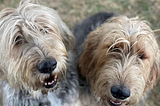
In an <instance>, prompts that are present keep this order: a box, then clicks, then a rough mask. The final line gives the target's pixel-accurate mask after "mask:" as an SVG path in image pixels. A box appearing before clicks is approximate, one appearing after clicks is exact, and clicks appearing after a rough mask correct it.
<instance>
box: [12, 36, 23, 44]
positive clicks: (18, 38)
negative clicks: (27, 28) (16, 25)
mask: <svg viewBox="0 0 160 106" xmlns="http://www.w3.org/2000/svg"><path fill="white" fill-rule="evenodd" d="M14 43H15V45H16V46H19V45H21V44H23V43H24V39H23V37H22V36H21V35H19V36H16V37H15V39H14Z"/></svg>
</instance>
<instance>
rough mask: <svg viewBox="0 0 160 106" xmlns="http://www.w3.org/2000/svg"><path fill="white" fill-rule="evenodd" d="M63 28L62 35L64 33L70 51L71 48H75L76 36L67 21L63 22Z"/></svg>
mask: <svg viewBox="0 0 160 106" xmlns="http://www.w3.org/2000/svg"><path fill="white" fill-rule="evenodd" d="M61 28H62V34H61V35H62V40H63V43H64V44H65V47H66V49H67V51H69V50H71V49H73V47H74V44H75V38H74V36H73V34H72V32H71V31H70V30H69V28H68V27H67V26H66V24H65V23H63V22H62V26H61Z"/></svg>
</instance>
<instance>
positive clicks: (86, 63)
mask: <svg viewBox="0 0 160 106" xmlns="http://www.w3.org/2000/svg"><path fill="white" fill-rule="evenodd" d="M97 31H98V30H95V31H93V32H91V33H90V35H89V37H88V39H87V41H86V43H85V44H84V48H83V49H84V50H83V53H82V55H81V56H80V59H79V68H80V70H81V74H82V76H84V77H86V78H88V77H87V76H88V75H89V72H90V71H92V70H91V69H93V67H94V64H95V63H94V61H93V57H94V53H95V50H96V48H97V46H98V45H99V38H98V35H97V34H98V32H97Z"/></svg>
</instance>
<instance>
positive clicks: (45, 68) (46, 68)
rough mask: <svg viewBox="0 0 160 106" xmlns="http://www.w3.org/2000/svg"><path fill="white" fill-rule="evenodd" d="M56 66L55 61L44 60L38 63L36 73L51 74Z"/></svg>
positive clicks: (50, 59) (52, 59) (51, 59)
mask: <svg viewBox="0 0 160 106" xmlns="http://www.w3.org/2000/svg"><path fill="white" fill-rule="evenodd" d="M56 66H57V61H56V60H55V59H54V58H45V59H44V60H43V61H41V62H40V64H39V66H38V71H39V72H40V73H51V72H52V71H54V69H55V68H56Z"/></svg>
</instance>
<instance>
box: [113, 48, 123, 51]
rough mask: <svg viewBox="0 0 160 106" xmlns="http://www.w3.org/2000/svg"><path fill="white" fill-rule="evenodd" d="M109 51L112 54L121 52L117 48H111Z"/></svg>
mask: <svg viewBox="0 0 160 106" xmlns="http://www.w3.org/2000/svg"><path fill="white" fill-rule="evenodd" d="M111 51H112V52H121V50H120V49H119V48H112V49H111Z"/></svg>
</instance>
